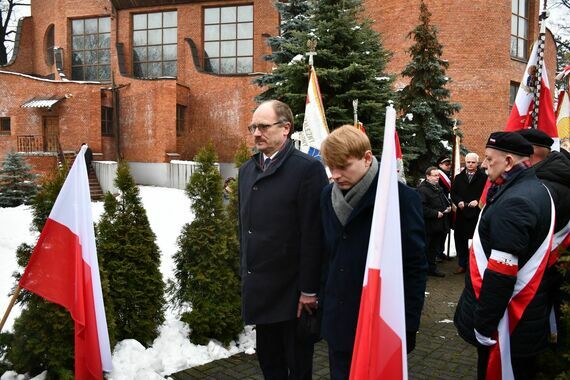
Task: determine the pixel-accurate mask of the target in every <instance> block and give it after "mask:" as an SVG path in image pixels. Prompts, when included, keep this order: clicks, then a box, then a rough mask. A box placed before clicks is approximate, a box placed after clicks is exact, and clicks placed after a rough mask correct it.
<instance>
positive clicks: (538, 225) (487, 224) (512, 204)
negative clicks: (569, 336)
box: [455, 168, 551, 357]
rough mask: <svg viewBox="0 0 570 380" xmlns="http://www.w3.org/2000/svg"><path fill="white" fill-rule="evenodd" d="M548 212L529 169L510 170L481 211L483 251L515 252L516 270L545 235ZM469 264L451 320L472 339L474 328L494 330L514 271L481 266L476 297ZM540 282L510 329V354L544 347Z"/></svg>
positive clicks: (547, 198)
mask: <svg viewBox="0 0 570 380" xmlns="http://www.w3.org/2000/svg"><path fill="white" fill-rule="evenodd" d="M550 218H551V203H550V196H549V195H548V192H547V190H546V188H545V187H544V185H542V183H540V182H539V180H538V178H537V177H536V175H535V172H534V169H533V168H529V169H526V170H524V171H522V172H521V173H518V174H516V175H515V177H514V178H512V179H511V180H510V181H508V182H507V183H506V184H505V185H503V187H502V188H501V189H500V190H499V191H498V192H497V193H496V194H495V195H494V197H493V199H492V200H488V201H487V205H486V206H485V208H483V210H482V212H481V220H480V222H479V226H478V231H479V236H480V238H481V244H482V246H483V251H484V252H485V256H487V258H489V257H490V256H491V250H497V251H502V252H506V253H509V254H511V255H514V256H516V257H517V258H518V268H519V270H520V269H521V268H522V267H524V265H525V264H526V263H527V261H528V260H529V259H530V257H531V256H532V255H533V254H534V253H535V252H536V251H537V249H538V247H539V246H540V245H541V244H542V242H543V241H544V239H545V238H546V236H547V235H548V229H549V227H550ZM469 265H470V263H469ZM469 269H470V268H469V267H468V268H467V276H465V289H464V290H463V293H462V295H461V298H460V299H459V303H458V305H457V309H456V311H455V326H456V327H457V330H458V332H459V335H461V337H462V338H463V339H465V340H466V341H467V342H469V343H471V344H473V345H477V340H476V339H475V333H474V329H477V331H478V332H480V333H481V334H483V335H484V336H488V337H490V336H492V334H493V333H495V332H496V331H497V326H498V325H499V321H500V319H501V317H502V316H503V313H504V312H505V310H506V307H507V305H508V302H509V299H510V297H511V296H512V294H513V290H514V286H515V282H516V276H509V275H506V274H503V273H499V272H496V271H494V270H492V269H488V268H487V269H486V270H485V273H484V278H483V285H482V287H481V294H480V297H479V300H476V299H475V293H474V291H473V285H472V283H471V277H470V276H469ZM546 285H547V283H546V281H545V278H544V277H543V279H542V281H541V283H540V286H539V287H538V290H537V292H536V295H535V296H534V298H533V299H532V301H531V302H530V304H529V305H528V306H527V308H526V310H525V312H524V313H523V315H522V318H521V320H520V322H519V323H518V324H517V326H516V328H515V329H514V331H513V333H512V334H511V354H512V356H513V357H524V356H533V355H536V354H538V353H539V352H541V351H543V350H544V349H546V347H547V336H548V332H549V328H548V308H547V286H546Z"/></svg>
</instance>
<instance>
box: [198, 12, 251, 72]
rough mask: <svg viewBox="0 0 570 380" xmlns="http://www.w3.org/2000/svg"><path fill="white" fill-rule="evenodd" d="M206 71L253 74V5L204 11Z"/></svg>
mask: <svg viewBox="0 0 570 380" xmlns="http://www.w3.org/2000/svg"><path fill="white" fill-rule="evenodd" d="M204 68H205V69H206V71H209V72H212V73H216V74H241V73H250V72H252V71H253V5H243V6H235V7H217V8H205V9H204Z"/></svg>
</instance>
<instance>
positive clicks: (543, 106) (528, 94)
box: [505, 43, 560, 151]
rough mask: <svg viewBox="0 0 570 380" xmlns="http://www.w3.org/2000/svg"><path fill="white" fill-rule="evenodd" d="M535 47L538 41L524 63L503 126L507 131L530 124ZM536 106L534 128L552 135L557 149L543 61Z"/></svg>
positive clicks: (556, 138)
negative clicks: (513, 99) (518, 83)
mask: <svg viewBox="0 0 570 380" xmlns="http://www.w3.org/2000/svg"><path fill="white" fill-rule="evenodd" d="M537 49H538V43H535V44H534V47H533V49H532V52H531V53H530V59H529V61H528V63H527V65H526V70H525V72H524V75H523V78H522V81H521V84H520V86H519V90H518V92H517V97H516V98H515V104H513V109H512V110H511V115H510V116H509V120H508V121H507V126H506V127H505V131H507V132H512V131H516V130H518V129H522V128H528V127H529V126H531V125H532V109H533V107H534V102H533V89H532V87H530V86H531V85H534V84H532V82H533V79H532V75H531V71H532V69H531V67H533V66H534V68H536V66H537V59H538V56H537ZM538 106H539V108H538V123H537V127H536V128H537V129H539V130H541V131H543V132H544V133H546V134H547V135H548V136H550V137H552V138H553V139H554V144H553V145H552V149H553V150H558V151H559V150H560V144H559V140H558V132H557V130H556V121H555V118H554V106H553V103H552V93H551V92H550V83H549V81H548V73H547V70H546V64H545V63H544V62H543V64H542V76H541V81H540V96H539V104H538Z"/></svg>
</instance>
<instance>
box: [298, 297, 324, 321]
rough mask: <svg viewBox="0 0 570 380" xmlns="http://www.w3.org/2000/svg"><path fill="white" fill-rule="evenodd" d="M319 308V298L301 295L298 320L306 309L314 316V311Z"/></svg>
mask: <svg viewBox="0 0 570 380" xmlns="http://www.w3.org/2000/svg"><path fill="white" fill-rule="evenodd" d="M317 307H319V304H318V300H317V296H306V295H304V294H301V296H300V297H299V304H298V305H297V318H300V317H301V311H302V310H303V309H305V311H306V312H307V313H309V315H311V314H313V310H316V309H317Z"/></svg>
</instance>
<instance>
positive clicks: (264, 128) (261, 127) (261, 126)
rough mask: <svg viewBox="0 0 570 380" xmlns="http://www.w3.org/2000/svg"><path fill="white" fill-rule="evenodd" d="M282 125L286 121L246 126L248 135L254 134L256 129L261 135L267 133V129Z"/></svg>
mask: <svg viewBox="0 0 570 380" xmlns="http://www.w3.org/2000/svg"><path fill="white" fill-rule="evenodd" d="M283 123H286V121H283V120H279V121H276V122H275V123H272V124H250V125H248V126H247V130H248V131H249V132H250V133H254V132H255V130H256V129H259V131H260V132H261V133H263V132H265V131H267V130H268V129H269V128H271V127H273V126H274V125H279V124H283Z"/></svg>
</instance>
